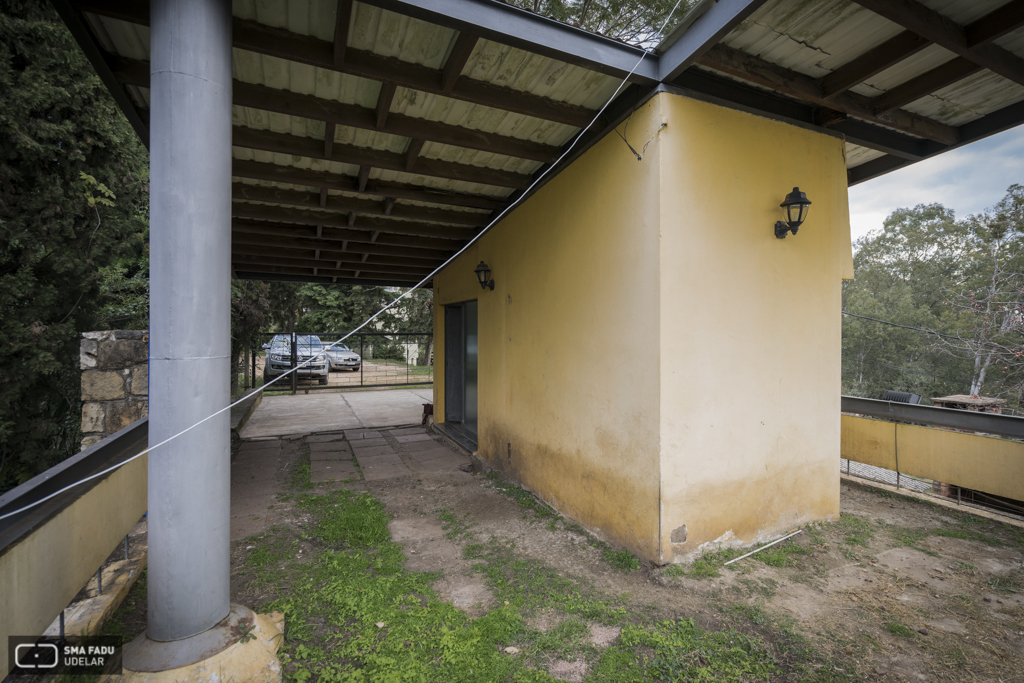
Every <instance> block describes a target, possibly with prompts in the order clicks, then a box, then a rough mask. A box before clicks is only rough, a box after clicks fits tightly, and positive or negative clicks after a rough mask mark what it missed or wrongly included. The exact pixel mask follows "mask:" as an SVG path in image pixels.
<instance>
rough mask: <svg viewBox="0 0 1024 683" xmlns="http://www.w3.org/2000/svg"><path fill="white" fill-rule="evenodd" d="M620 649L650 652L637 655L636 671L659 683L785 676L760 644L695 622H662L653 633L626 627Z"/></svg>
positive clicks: (732, 631)
mask: <svg viewBox="0 0 1024 683" xmlns="http://www.w3.org/2000/svg"><path fill="white" fill-rule="evenodd" d="M622 644H623V646H625V647H633V648H638V647H640V648H646V649H647V650H649V651H650V652H651V654H650V655H645V654H642V653H637V652H636V650H634V665H635V666H636V668H638V669H640V670H641V671H644V672H646V674H647V675H648V676H649V677H651V678H654V679H656V680H663V681H736V682H737V683H738V682H740V681H753V680H759V679H761V680H770V679H771V678H772V677H773V676H775V675H778V674H779V673H781V672H780V670H779V668H778V666H777V665H776V663H775V660H774V658H773V657H772V656H771V654H770V653H769V651H768V649H767V648H766V647H765V645H764V644H763V643H762V642H761V641H760V640H758V639H755V638H749V637H747V636H745V635H743V634H741V633H739V632H737V631H734V630H728V631H718V632H713V631H705V630H703V629H701V628H698V627H697V626H695V625H694V623H693V620H691V619H680V620H678V621H662V622H660V623H658V624H657V625H656V626H655V627H654V628H651V629H641V628H637V627H634V626H627V627H625V628H624V629H623V631H622ZM641 680H642V679H641Z"/></svg>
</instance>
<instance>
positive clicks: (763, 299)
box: [434, 93, 852, 563]
mask: <svg viewBox="0 0 1024 683" xmlns="http://www.w3.org/2000/svg"><path fill="white" fill-rule="evenodd" d="M628 132H629V139H630V140H631V141H634V142H639V144H640V145H642V144H643V143H644V142H646V141H647V140H651V143H650V145H649V146H648V149H647V153H646V155H645V156H644V158H643V160H642V161H640V162H638V161H637V159H636V157H634V156H633V155H632V154H631V153H630V151H629V149H628V148H627V147H626V145H625V144H624V143H623V142H622V140H621V139H620V138H619V137H618V136H616V135H609V136H606V137H605V138H604V139H602V140H601V141H600V142H598V143H597V144H596V145H594V146H593V147H592V148H591V149H589V150H588V151H587V152H586V153H585V154H583V155H582V156H581V157H580V158H579V159H578V160H576V161H575V162H574V163H573V164H571V165H570V166H569V167H568V168H566V169H565V170H564V171H562V172H561V173H560V174H559V175H558V176H556V177H555V178H553V179H552V180H551V181H550V182H549V183H547V184H546V185H545V186H544V187H542V188H541V189H540V190H539V191H538V192H537V193H536V194H534V195H533V196H532V197H530V198H529V199H528V200H527V201H525V202H524V203H523V204H522V205H521V206H519V207H518V208H516V209H515V210H514V211H513V212H511V213H510V214H509V215H508V216H507V217H506V218H505V219H503V220H502V222H501V223H500V224H499V225H498V226H496V227H495V228H494V229H493V230H492V231H491V232H490V233H488V234H487V235H486V236H484V237H483V238H482V239H481V240H480V241H479V242H478V243H477V244H476V245H474V246H473V247H472V248H471V249H470V250H469V251H467V253H466V254H464V255H463V256H461V257H460V258H459V259H457V260H456V261H455V262H453V263H452V264H451V265H450V266H448V267H447V268H446V269H445V270H444V271H443V272H442V273H440V274H439V275H438V276H437V277H436V278H435V282H434V300H435V303H436V306H437V308H436V311H435V334H436V344H435V348H436V349H437V351H436V352H435V364H436V367H438V368H439V369H440V368H443V367H444V357H443V355H444V308H443V307H444V305H446V304H453V303H458V302H463V301H468V300H473V299H475V300H477V301H478V310H479V322H478V330H479V380H478V381H479V424H478V433H479V451H478V453H479V456H480V457H481V458H482V459H483V460H484V461H485V462H486V463H488V464H489V465H491V466H493V467H497V468H499V469H501V470H504V471H506V472H508V473H509V474H510V475H511V476H512V477H513V478H515V479H516V480H518V481H519V482H521V483H522V484H523V485H524V486H526V487H527V488H529V489H530V490H532V491H533V492H535V493H536V494H537V495H538V496H540V497H541V498H542V499H543V500H545V501H546V502H548V503H550V504H551V505H553V506H554V507H555V508H556V509H558V510H559V511H561V512H563V513H565V514H566V515H568V516H570V517H572V518H574V519H576V520H577V521H579V522H581V523H583V524H584V525H586V526H587V527H589V528H590V529H591V530H594V531H596V532H598V533H599V534H601V535H603V536H605V537H606V538H608V539H610V540H612V541H614V542H616V543H618V544H621V545H623V546H625V547H627V548H629V549H630V550H631V551H633V552H635V553H638V554H640V555H641V556H643V557H645V558H647V559H650V560H654V561H656V562H660V563H663V562H672V561H675V560H680V559H685V558H686V557H687V556H688V555H689V554H692V552H694V551H696V550H697V549H699V548H701V547H702V546H703V544H705V543H706V542H708V541H715V540H716V539H721V540H722V541H725V542H729V541H732V542H735V543H748V542H752V541H755V540H758V539H760V538H765V537H768V536H771V535H778V533H779V532H782V531H785V530H787V529H789V528H792V527H793V526H795V525H797V524H800V523H802V522H804V521H808V520H811V519H823V518H831V517H834V516H835V515H837V514H838V504H839V479H838V477H839V474H838V466H837V464H836V460H837V459H838V457H839V394H840V386H839V363H840V327H839V311H840V308H839V304H840V299H839V296H840V279H841V278H842V277H847V276H851V275H852V261H851V254H850V241H849V221H848V214H847V212H848V209H847V199H846V170H845V163H844V159H843V143H842V141H841V140H839V139H837V138H834V137H831V136H827V135H823V134H819V133H814V132H811V131H807V130H803V129H800V128H796V127H793V126H788V125H786V124H781V123H777V122H773V121H769V120H767V119H761V118H758V117H755V116H752V115H749V114H744V113H740V112H735V111H731V110H728V109H724V108H721V107H717V106H715V105H711V104H707V103H703V102H699V101H696V100H691V99H687V98H684V97H681V96H678V95H675V94H669V93H661V94H658V95H656V96H655V97H654V98H652V99H651V100H650V101H648V102H647V103H646V104H645V105H644V106H642V107H641V108H640V109H638V110H637V111H636V112H635V114H634V115H633V117H632V119H631V120H630V122H629V129H628ZM634 146H636V145H634ZM795 185H799V186H800V187H801V189H803V190H804V191H806V192H807V194H808V196H809V197H810V198H811V200H812V201H813V202H814V205H813V207H812V212H811V214H810V215H811V217H810V219H809V221H808V222H807V224H806V225H805V226H804V227H803V228H802V229H801V231H800V233H799V235H797V236H796V237H792V236H791V237H789V238H787V239H785V240H777V239H776V238H775V237H774V234H773V232H772V226H773V225H774V222H775V221H776V220H777V219H779V218H780V217H781V210H780V209H779V208H778V204H779V203H780V202H781V201H782V199H783V198H784V197H785V195H786V194H787V193H788V192H789V191H790V190H791V189H792V187H793V186H795ZM480 260H484V261H486V262H487V263H488V265H489V266H490V267H491V269H492V274H493V277H494V280H495V290H494V291H490V290H481V288H480V286H479V284H477V282H476V278H475V276H474V274H473V268H474V267H475V266H476V264H477V263H478V262H479V261H480ZM443 375H444V373H443V371H439V372H438V373H437V378H436V381H435V384H434V399H435V415H436V416H437V418H438V420H439V421H443V420H444V405H443V397H444V376H443ZM510 446H511V458H509V456H508V452H509V447H510ZM683 525H685V526H686V529H687V538H686V540H685V542H682V541H681V540H680V531H678V530H679V529H680V527H682V526H683ZM673 530H677V532H676V535H675V536H676V538H675V541H676V542H675V543H673V542H672V541H673V538H672V536H673V534H672V532H673Z"/></svg>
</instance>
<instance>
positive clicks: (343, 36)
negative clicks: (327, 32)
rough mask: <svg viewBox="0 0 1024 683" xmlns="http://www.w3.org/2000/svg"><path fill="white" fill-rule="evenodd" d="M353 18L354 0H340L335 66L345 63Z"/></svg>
mask: <svg viewBox="0 0 1024 683" xmlns="http://www.w3.org/2000/svg"><path fill="white" fill-rule="evenodd" d="M351 20H352V0H338V13H337V15H336V17H335V20H334V66H335V67H341V66H342V65H344V64H345V50H346V48H347V47H348V26H349V22H350V21H351Z"/></svg>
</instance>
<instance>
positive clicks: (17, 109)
mask: <svg viewBox="0 0 1024 683" xmlns="http://www.w3.org/2000/svg"><path fill="white" fill-rule="evenodd" d="M147 165H148V160H147V155H146V151H145V149H144V148H143V147H142V145H141V144H140V143H139V141H138V139H137V138H136V136H135V133H134V132H133V130H132V129H131V127H130V126H129V125H128V123H127V122H126V121H125V120H124V117H123V116H122V115H121V113H120V112H119V111H118V109H117V107H116V106H115V104H114V102H113V101H112V100H111V98H110V96H109V94H108V93H107V91H106V89H105V88H104V87H103V85H102V83H101V82H100V80H99V78H98V77H97V76H96V74H95V72H94V70H93V69H92V67H91V66H90V65H89V63H88V62H87V61H86V59H85V58H84V56H83V55H82V54H81V52H80V51H79V49H78V47H77V45H75V42H74V40H73V39H72V37H71V35H70V34H69V33H68V31H67V29H66V28H65V27H64V25H63V24H62V23H61V22H60V21H59V19H58V18H57V16H56V13H55V12H54V10H53V9H52V8H51V7H50V5H49V4H48V3H46V2H43V1H42V0H21V1H20V2H19V1H18V0H0V311H2V314H0V348H2V349H3V351H2V354H0V490H2V489H4V488H8V487H10V486H11V485H13V484H16V483H18V482H21V481H25V480H26V479H28V478H30V477H31V476H34V475H35V474H37V473H38V472H40V471H42V470H44V469H46V468H47V467H49V466H52V465H53V464H55V463H56V462H59V461H60V460H62V459H63V458H65V457H67V456H68V455H70V454H72V453H74V452H76V451H77V450H78V443H79V439H80V437H79V422H80V417H81V405H80V396H81V389H80V379H79V367H78V347H79V338H80V334H81V333H82V332H84V331H88V330H90V329H96V328H97V327H101V326H102V324H103V321H102V319H101V315H100V309H101V308H102V301H101V296H100V294H101V291H102V288H103V285H104V276H103V272H102V269H103V268H104V267H107V266H110V265H112V264H114V263H115V262H116V261H117V259H118V258H120V257H123V256H126V255H128V256H130V255H131V254H132V253H135V254H138V253H139V252H140V251H141V252H144V250H145V239H146V223H147V218H146V213H147V205H148V201H147V191H148V187H147V183H148V166H147ZM126 272H127V271H126Z"/></svg>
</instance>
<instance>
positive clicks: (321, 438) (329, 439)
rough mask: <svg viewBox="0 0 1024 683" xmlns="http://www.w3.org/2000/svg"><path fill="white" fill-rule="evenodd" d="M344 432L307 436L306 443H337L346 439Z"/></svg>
mask: <svg viewBox="0 0 1024 683" xmlns="http://www.w3.org/2000/svg"><path fill="white" fill-rule="evenodd" d="M344 440H345V435H344V434H340V433H339V434H314V435H313V436H307V437H306V443H335V442H338V441H344Z"/></svg>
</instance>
